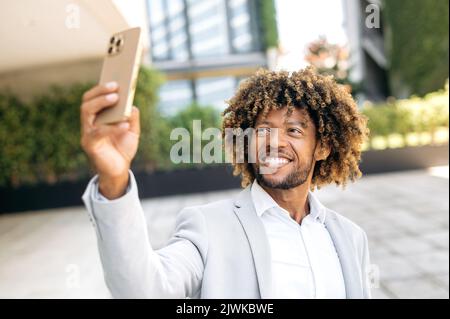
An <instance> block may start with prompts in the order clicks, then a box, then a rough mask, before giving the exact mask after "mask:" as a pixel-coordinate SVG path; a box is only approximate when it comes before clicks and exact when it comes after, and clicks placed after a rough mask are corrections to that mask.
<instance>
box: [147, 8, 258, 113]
mask: <svg viewBox="0 0 450 319" xmlns="http://www.w3.org/2000/svg"><path fill="white" fill-rule="evenodd" d="M253 1H254V0H147V3H148V14H149V25H150V38H151V43H152V45H151V55H152V61H153V62H154V63H155V64H158V63H164V64H165V65H166V66H167V65H169V64H170V63H172V62H173V63H190V64H189V68H190V69H189V70H188V71H187V72H188V73H189V72H195V71H196V70H195V65H196V64H198V62H201V61H203V60H204V59H210V60H211V59H214V58H215V57H218V58H220V59H221V61H225V62H226V59H227V57H236V56H239V55H240V54H248V53H252V52H260V51H261V48H260V45H259V38H258V37H259V32H258V28H257V27H256V19H257V18H256V13H255V10H254V9H252V8H253V7H254V3H253ZM192 65H194V66H192ZM175 71H176V70H175ZM172 72H173V69H172ZM180 72H181V71H180ZM181 73H186V70H182V72H181ZM213 73H214V72H213ZM208 74H210V73H208ZM222 74H223V72H222ZM205 76H208V75H205ZM192 78H193V79H192ZM237 83H238V80H237V79H236V78H235V77H234V76H231V75H230V76H227V75H221V76H218V77H210V76H208V77H200V78H197V77H195V76H194V77H191V79H186V80H171V81H169V82H168V83H166V84H165V85H163V87H162V89H161V92H160V110H161V111H162V112H163V113H165V114H173V113H175V112H176V111H177V110H179V109H180V108H182V107H184V106H186V105H188V104H189V103H192V102H193V101H197V102H198V103H199V104H201V105H213V106H215V107H217V108H218V109H220V110H222V109H223V108H224V106H225V104H224V100H227V99H229V98H230V97H231V96H232V94H233V92H234V90H235V89H236V86H237Z"/></svg>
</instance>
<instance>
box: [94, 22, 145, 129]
mask: <svg viewBox="0 0 450 319" xmlns="http://www.w3.org/2000/svg"><path fill="white" fill-rule="evenodd" d="M141 55H142V47H141V28H139V27H137V28H132V29H128V30H124V31H122V32H118V33H116V34H113V35H112V36H111V38H109V40H108V46H107V52H106V56H105V58H104V60H103V67H102V73H101V76H100V82H99V84H105V83H108V82H111V81H115V82H117V83H118V84H119V91H118V94H119V100H118V101H117V103H116V104H114V105H113V106H111V107H108V108H106V109H104V110H103V111H101V112H100V113H99V114H98V115H97V117H96V120H95V123H96V124H111V123H117V122H120V121H124V120H126V119H128V118H129V117H130V114H131V109H132V103H133V99H134V91H135V89H136V82H137V76H138V73H139V65H140V62H141Z"/></svg>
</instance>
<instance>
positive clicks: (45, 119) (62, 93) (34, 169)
mask: <svg viewBox="0 0 450 319" xmlns="http://www.w3.org/2000/svg"><path fill="white" fill-rule="evenodd" d="M162 81H163V78H162V76H161V74H159V73H158V72H156V71H154V70H150V69H147V68H141V70H140V72H139V79H138V85H137V88H136V95H135V99H134V104H135V105H136V106H138V107H139V109H140V114H141V138H140V142H139V143H140V144H139V150H138V153H137V154H136V158H135V160H134V161H133V167H132V168H133V169H135V170H140V171H142V170H145V171H153V170H156V169H158V170H170V169H177V168H185V167H190V166H193V165H198V164H177V165H176V164H173V163H172V162H171V161H170V156H169V155H170V149H171V147H172V145H173V144H175V143H176V142H177V141H171V140H170V132H171V130H172V129H174V128H176V127H184V128H187V129H188V131H189V132H191V136H192V120H194V119H197V120H201V121H202V122H201V125H202V129H205V128H207V127H218V128H220V113H219V111H218V110H217V109H215V108H213V107H211V106H200V105H198V104H192V105H189V106H187V107H186V108H183V109H182V110H181V111H180V112H178V113H176V114H175V115H173V116H170V117H163V116H161V115H160V113H159V112H158V110H157V108H156V104H157V91H158V88H159V86H160V84H161V83H162ZM92 85H93V83H86V84H75V85H72V86H70V87H65V88H62V87H52V88H51V89H50V90H49V91H48V92H47V93H44V94H42V95H40V96H37V97H36V98H34V99H33V100H32V101H31V102H29V103H24V102H22V101H21V100H20V99H18V98H17V97H15V96H14V95H13V94H11V93H9V92H3V93H1V92H0V145H1V148H0V186H7V187H18V186H21V185H26V184H34V183H37V182H45V183H54V182H57V181H64V180H78V179H80V178H85V177H87V176H89V174H91V173H92V172H91V171H90V169H89V163H88V160H87V157H86V155H85V154H84V153H83V151H82V149H81V147H80V121H79V118H80V114H79V109H80V101H81V96H82V94H83V93H84V92H85V91H86V90H87V89H88V88H90V87H91V86H92ZM207 142H208V141H206V142H203V144H205V143H207ZM191 143H192V141H191ZM191 147H192V145H191Z"/></svg>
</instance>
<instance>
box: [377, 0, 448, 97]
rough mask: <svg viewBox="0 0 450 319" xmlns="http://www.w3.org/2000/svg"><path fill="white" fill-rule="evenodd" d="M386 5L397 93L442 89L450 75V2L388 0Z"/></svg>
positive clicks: (393, 84) (385, 13) (397, 94)
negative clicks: (449, 13)
mask: <svg viewBox="0 0 450 319" xmlns="http://www.w3.org/2000/svg"><path fill="white" fill-rule="evenodd" d="M383 5H384V10H383V13H384V18H385V23H386V30H387V35H388V36H387V37H386V46H387V48H388V52H389V54H388V55H389V60H390V70H389V73H390V82H391V83H390V84H391V90H392V92H393V93H394V95H395V96H400V97H403V96H409V95H419V96H423V95H425V94H426V93H428V92H433V91H436V90H438V89H440V88H441V87H442V86H443V85H444V83H445V80H446V79H447V78H448V68H449V63H448V62H449V60H448V58H449V37H448V28H449V16H448V12H449V1H448V0H407V1H401V0H400V1H399V0H397V1H396V0H386V1H384V2H383Z"/></svg>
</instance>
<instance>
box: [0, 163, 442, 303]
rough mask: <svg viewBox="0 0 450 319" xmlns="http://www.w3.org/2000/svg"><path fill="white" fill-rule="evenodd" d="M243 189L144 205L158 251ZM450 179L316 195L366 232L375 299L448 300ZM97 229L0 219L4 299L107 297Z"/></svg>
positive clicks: (65, 220) (20, 217) (55, 213)
mask: <svg viewBox="0 0 450 319" xmlns="http://www.w3.org/2000/svg"><path fill="white" fill-rule="evenodd" d="M238 192H239V190H231V191H222V192H211V193H203V194H196V195H186V196H172V197H166V198H156V199H151V200H144V201H143V202H142V204H143V207H144V210H145V212H146V214H147V219H148V220H151V223H149V224H150V225H149V234H150V241H151V243H152V245H153V247H154V248H158V247H161V246H162V245H164V243H165V242H166V241H167V240H168V238H169V237H170V235H171V232H172V230H173V228H174V222H175V216H176V214H177V212H179V211H180V209H181V208H182V207H185V206H188V205H195V204H201V203H207V202H210V201H214V200H219V199H223V198H228V197H230V196H234V195H236V194H237V193H238ZM448 192H449V180H448V168H447V177H444V178H442V177H436V176H432V175H431V174H430V173H429V172H428V171H411V172H402V173H393V174H383V175H372V176H368V177H364V178H363V179H362V180H360V181H358V182H357V183H355V184H353V185H349V186H348V187H347V189H346V190H345V191H342V190H340V189H337V188H336V187H334V186H329V187H326V188H324V189H323V190H320V191H319V192H318V197H319V199H320V200H321V201H322V203H324V204H325V205H326V206H328V207H330V208H332V209H333V210H336V211H337V212H339V213H341V214H343V215H345V216H347V217H349V218H350V219H352V220H353V221H354V222H356V223H357V224H359V225H360V226H361V227H362V228H363V229H365V230H366V232H367V234H368V237H369V245H370V252H371V262H372V264H374V265H376V266H377V267H378V268H377V269H379V273H380V279H381V280H380V282H379V288H376V289H373V295H374V298H449V195H448ZM102 276H103V275H102V270H101V266H100V261H99V257H98V253H97V247H96V239H95V234H94V230H93V229H92V226H91V224H90V223H89V220H88V217H87V216H86V215H85V211H84V209H83V208H82V207H75V208H67V209H55V210H48V211H39V212H27V213H18V214H6V215H0V298H108V297H109V293H108V291H107V289H106V287H105V284H104V281H103V277H102Z"/></svg>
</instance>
